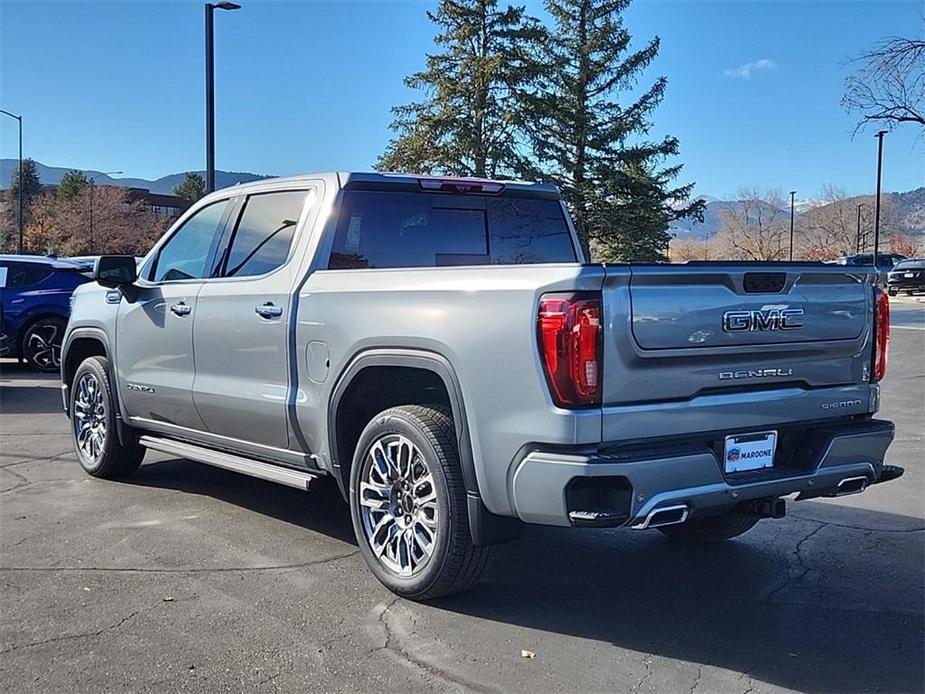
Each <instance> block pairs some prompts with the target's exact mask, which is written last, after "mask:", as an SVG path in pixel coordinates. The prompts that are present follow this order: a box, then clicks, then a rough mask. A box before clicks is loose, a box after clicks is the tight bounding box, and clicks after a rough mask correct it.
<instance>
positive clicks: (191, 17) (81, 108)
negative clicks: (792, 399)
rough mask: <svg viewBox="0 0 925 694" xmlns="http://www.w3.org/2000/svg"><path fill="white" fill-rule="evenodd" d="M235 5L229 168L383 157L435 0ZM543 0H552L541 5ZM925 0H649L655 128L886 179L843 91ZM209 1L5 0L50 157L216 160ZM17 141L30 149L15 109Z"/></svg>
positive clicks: (791, 166)
mask: <svg viewBox="0 0 925 694" xmlns="http://www.w3.org/2000/svg"><path fill="white" fill-rule="evenodd" d="M240 1H241V2H242V4H244V8H243V9H242V10H238V11H236V12H217V13H216V112H217V126H216V150H217V154H216V164H217V166H218V168H221V169H227V170H236V171H253V172H257V173H269V174H280V175H286V174H293V173H299V172H305V171H315V170H328V169H341V170H343V169H366V168H369V167H370V166H371V165H372V164H373V162H374V161H375V159H376V157H377V155H378V154H379V153H380V152H381V151H382V149H383V147H384V146H385V144H386V143H387V141H388V137H389V132H388V123H389V121H390V114H389V109H390V107H391V106H393V105H395V104H399V103H403V102H405V101H407V100H408V99H409V98H410V97H411V96H412V94H411V93H410V92H409V91H408V90H406V89H405V87H404V86H403V85H402V78H403V77H404V76H405V75H407V74H409V73H410V72H413V71H415V70H417V69H419V68H420V67H421V66H422V65H423V60H424V56H425V53H426V52H427V51H429V50H431V48H432V36H433V27H432V26H431V25H430V23H429V22H428V20H427V18H426V16H425V11H426V10H427V9H428V8H430V7H432V6H433V5H434V4H435V3H433V2H424V1H417V0H406V1H398V0H394V1H392V0H378V1H375V2H361V1H359V0H341V1H333V0H331V1H328V2H316V1H310V0H309V1H304V2H297V1H295V0H291V1H288V2H286V1H278V0H240ZM526 4H527V5H528V7H529V8H530V10H531V11H532V12H534V13H535V14H537V15H539V16H543V10H542V3H541V2H527V3H526ZM921 13H922V10H921V5H920V3H918V2H916V1H915V0H908V1H901V2H889V1H887V0H879V1H874V2H862V1H855V2H836V1H819V2H785V1H774V0H765V1H763V2H733V1H732V0H727V1H719V0H710V1H702V0H680V1H679V0H636V2H635V3H634V4H633V5H632V6H631V7H630V9H629V11H628V12H627V15H626V25H627V27H628V28H629V29H630V31H631V33H632V34H633V36H634V38H635V40H636V42H637V44H639V45H641V44H642V43H643V42H644V41H646V40H648V38H649V37H651V36H653V35H658V36H660V37H661V39H662V51H661V54H660V56H659V58H658V59H657V61H656V63H655V64H654V65H653V67H652V68H651V69H650V71H649V73H648V75H647V77H648V78H649V79H651V78H652V77H654V76H656V75H660V74H664V75H666V76H667V77H668V79H669V91H668V95H667V97H666V99H665V102H664V103H663V105H662V106H661V108H660V109H659V110H658V111H657V113H656V115H655V120H654V124H653V131H652V133H653V135H662V134H672V135H675V136H677V137H678V138H679V139H680V142H681V161H682V162H683V163H684V165H685V168H684V172H683V176H682V180H684V181H696V184H697V185H696V189H695V190H696V193H697V194H707V195H714V196H717V197H723V196H728V195H731V194H733V193H734V192H735V191H736V190H737V189H738V188H739V187H741V186H746V185H748V186H751V185H757V186H760V187H765V188H779V189H781V190H783V191H787V190H791V189H796V190H797V191H798V196H797V197H798V198H809V197H813V196H814V195H817V194H818V193H819V191H820V190H821V188H822V186H823V185H825V184H834V185H836V186H839V187H841V188H843V189H845V190H846V191H847V192H848V193H851V194H857V193H865V192H871V191H873V189H874V184H875V178H874V177H875V158H876V143H875V140H874V138H873V131H872V130H870V131H864V132H862V133H860V134H859V135H857V136H855V137H854V138H853V139H852V137H851V133H852V130H853V125H854V119H853V117H852V116H850V115H848V114H846V113H844V111H843V110H842V108H841V106H840V105H839V98H840V96H841V91H842V84H843V81H844V78H845V76H846V74H847V73H848V72H849V71H850V69H851V67H850V66H849V65H847V64H845V62H846V61H847V59H848V58H850V57H851V56H852V55H855V54H857V53H858V52H860V51H862V50H864V49H867V48H869V47H870V46H871V45H872V44H874V43H875V42H876V41H878V40H879V39H881V38H883V37H886V36H889V35H896V34H899V35H906V36H912V35H914V34H916V33H919V32H921V26H922V24H921V21H922V20H921ZM202 14H203V10H202V4H201V3H200V2H195V1H189V2H187V1H186V0H176V1H173V2H168V1H160V0H124V1H122V2H84V1H73V2H48V1H44V0H33V1H32V2H18V1H16V0H0V65H2V67H0V108H4V109H6V110H9V111H13V112H14V113H22V114H23V115H24V117H25V150H26V156H31V157H33V158H35V159H37V160H39V161H41V162H43V163H45V164H49V165H55V166H74V167H81V168H92V169H97V170H102V171H109V170H121V171H124V172H125V175H126V176H139V177H144V178H156V177H158V176H162V175H165V174H168V173H174V172H177V171H183V170H188V169H201V168H202V167H203V160H204V154H203V112H204V106H203V96H202V92H203V82H204V78H203V48H202V23H203V19H202ZM2 121H3V122H2V124H0V137H2V141H0V155H2V156H3V157H15V156H16V153H17V149H16V124H15V122H14V121H12V120H11V119H9V118H5V117H4V118H3V119H2ZM923 148H925V141H923V138H919V139H918V140H916V133H915V132H914V130H913V128H912V127H911V126H910V127H907V128H904V129H902V130H900V131H898V132H896V133H895V134H893V135H890V136H889V137H888V139H887V141H886V154H885V159H884V172H885V173H884V188H885V189H886V190H908V189H911V188H915V187H918V186H921V185H923V184H925V149H923Z"/></svg>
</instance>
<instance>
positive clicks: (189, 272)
mask: <svg viewBox="0 0 925 694" xmlns="http://www.w3.org/2000/svg"><path fill="white" fill-rule="evenodd" d="M94 276H95V279H96V282H95V283H92V284H87V285H84V286H82V287H80V288H78V290H77V291H76V293H75V294H74V300H73V309H72V312H71V317H70V322H69V324H68V328H67V334H66V336H65V341H64V346H63V352H62V360H61V364H62V365H61V377H62V383H63V385H62V388H63V394H64V403H65V410H66V411H67V412H68V414H69V416H70V418H71V423H72V426H71V432H72V433H73V439H74V446H75V450H76V453H77V458H78V460H79V461H80V464H81V465H82V466H83V468H84V469H85V470H86V471H87V472H88V473H89V474H90V475H93V476H95V477H106V478H111V477H121V476H125V475H128V474H130V473H132V472H134V471H135V470H136V469H137V468H138V466H139V464H140V463H141V460H142V457H143V455H144V453H145V450H146V449H153V450H156V451H161V452H164V453H167V454H170V455H174V456H178V457H181V458H186V459H189V460H193V461H198V462H201V463H208V464H210V465H215V466H218V467H222V468H226V469H229V470H235V471H237V472H241V473H244V474H247V475H252V476H254V477H259V478H263V479H265V480H272V481H274V482H279V483H281V484H286V485H290V486H294V487H298V488H302V489H305V488H307V487H308V485H309V483H310V482H311V481H312V480H315V479H318V478H321V477H328V478H333V480H334V482H335V483H336V484H337V486H338V487H339V489H340V492H341V493H342V494H343V496H344V498H345V499H346V500H347V501H348V502H349V505H350V512H351V516H352V521H353V527H354V530H355V532H356V537H357V542H358V544H359V547H360V550H361V552H362V555H363V557H364V558H365V560H366V561H367V563H368V564H369V566H370V568H371V569H372V571H373V572H374V573H375V575H376V576H377V577H378V579H379V580H380V581H382V583H384V584H385V585H386V586H387V587H388V588H389V589H391V590H392V591H394V592H395V593H397V594H399V595H402V596H405V597H409V598H415V599H428V598H433V597H436V596H440V595H447V594H450V593H453V592H456V591H459V590H462V589H464V588H466V587H468V586H471V585H472V584H473V583H474V582H475V581H477V580H478V578H479V575H480V574H481V572H482V571H483V569H484V567H485V565H486V562H487V560H488V556H489V551H490V546H491V545H493V544H496V543H498V542H501V541H503V540H508V539H512V538H515V537H517V536H518V534H519V533H520V532H521V531H522V529H523V525H524V524H525V523H539V524H546V525H558V526H575V527H581V526H585V527H598V528H600V527H618V526H623V527H628V528H637V529H644V528H657V529H658V530H660V531H661V532H663V533H664V534H665V535H667V536H668V537H669V538H671V539H673V540H676V541H682V542H683V541H687V542H702V541H715V540H725V539H729V538H732V537H734V536H737V535H741V534H742V533H744V532H746V531H747V530H748V529H750V528H751V527H752V526H754V525H755V523H757V522H758V520H759V519H761V518H771V517H774V518H778V517H781V516H782V515H783V514H784V510H785V506H784V504H785V500H784V497H787V496H790V495H795V496H796V498H797V499H807V498H813V497H820V496H838V495H842V494H852V493H858V492H861V491H863V490H864V489H865V488H866V487H868V486H869V485H872V484H876V483H878V482H884V481H887V480H890V479H893V478H895V477H898V476H899V475H900V474H902V469H901V468H898V467H895V466H890V465H884V455H885V453H886V450H887V447H888V446H889V444H890V442H891V440H892V437H893V426H892V424H891V423H890V422H886V421H881V420H877V419H874V418H873V415H874V413H875V412H876V411H877V409H878V404H879V403H878V400H879V392H880V390H879V386H878V381H880V380H881V379H882V378H883V376H884V370H885V368H886V362H887V341H888V338H889V304H888V300H887V297H886V295H885V294H884V293H883V292H882V291H880V290H879V289H877V288H876V287H875V286H874V285H873V280H874V278H875V273H874V270H873V269H872V268H871V269H869V268H866V267H846V266H835V265H823V264H814V263H767V264H754V263H742V264H737V263H732V264H727V263H703V264H686V265H664V264H640V265H636V264H628V265H599V264H597V265H595V264H588V263H585V262H584V258H583V256H582V252H581V249H580V246H579V244H578V243H577V238H576V235H575V231H574V228H573V227H572V224H571V222H570V220H569V216H568V214H567V212H566V209H565V206H564V205H563V203H562V202H561V200H560V198H559V195H558V192H557V191H556V189H555V188H554V187H551V186H547V185H540V184H529V183H517V182H508V181H487V180H473V179H446V178H433V177H417V176H407V175H394V174H364V173H351V174H342V173H340V174H338V173H331V174H317V175H307V176H301V177H295V178H285V179H276V180H269V181H261V182H259V183H253V184H247V185H242V186H237V187H233V188H228V189H225V190H220V191H218V192H215V193H213V194H211V195H208V196H207V197H205V198H204V199H202V200H201V201H200V202H199V203H197V204H196V205H194V206H193V207H192V208H191V209H190V210H189V211H187V212H186V213H185V214H184V215H183V216H182V217H181V218H180V219H178V220H177V222H176V224H174V225H173V227H172V228H171V229H170V230H169V231H168V232H167V233H166V234H165V235H164V237H163V238H162V239H161V240H160V241H159V242H158V243H157V244H156V245H155V247H154V248H153V249H152V250H151V252H150V253H149V254H148V256H147V257H146V259H145V261H144V263H143V264H142V265H141V267H140V268H139V269H138V270H136V264H135V260H134V259H133V258H129V257H120V256H104V257H102V258H100V259H99V260H98V262H97V265H96V268H95V271H94ZM308 503H310V499H309V500H308ZM243 540H245V538H242V541H243Z"/></svg>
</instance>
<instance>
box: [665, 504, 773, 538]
mask: <svg viewBox="0 0 925 694" xmlns="http://www.w3.org/2000/svg"><path fill="white" fill-rule="evenodd" d="M758 521H759V518H758V516H756V515H753V514H751V513H741V512H739V511H729V512H727V513H724V514H723V515H721V516H710V517H708V518H702V519H700V520H692V521H688V522H687V523H679V524H677V525H666V526H664V527H661V528H659V530H661V531H662V533H664V534H665V535H666V536H667V537H668V538H669V539H671V540H673V541H675V542H681V543H685V544H710V543H713V542H723V541H725V540H731V539H732V538H734V537H738V536H739V535H743V534H745V533H747V532H748V531H749V530H751V529H752V528H754V527H755V524H756V523H757V522H758Z"/></svg>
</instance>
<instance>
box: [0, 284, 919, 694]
mask: <svg viewBox="0 0 925 694" xmlns="http://www.w3.org/2000/svg"><path fill="white" fill-rule="evenodd" d="M893 317H894V325H895V327H896V329H895V330H894V331H893V338H892V348H891V349H892V351H891V359H890V367H889V374H888V377H887V379H886V381H885V383H884V386H883V398H882V403H883V407H882V412H881V416H883V417H884V418H887V419H892V420H893V421H894V422H895V423H896V427H897V436H896V441H895V442H894V444H893V445H892V447H891V448H890V453H889V457H888V460H887V462H889V463H894V464H898V465H903V466H905V467H906V475H905V476H904V477H903V478H902V479H900V480H898V481H896V482H893V483H891V484H884V485H879V486H876V487H874V488H872V489H870V490H869V491H868V492H866V493H864V494H862V495H860V496H853V497H846V498H842V499H838V500H825V501H807V502H801V503H797V504H790V508H789V511H790V512H789V515H788V517H787V518H786V519H784V520H780V521H764V522H762V523H760V524H759V525H758V527H756V528H755V529H754V530H753V531H751V532H750V533H748V534H747V535H746V536H744V537H743V538H741V539H740V540H739V541H737V542H732V543H728V544H725V545H722V546H711V547H701V548H678V547H675V546H673V545H671V544H669V543H668V542H667V541H666V540H665V539H664V538H663V537H662V535H661V534H660V533H658V532H656V531H648V532H634V531H584V530H582V531H578V530H561V529H550V528H529V529H528V531H527V533H526V535H525V536H524V538H523V539H522V540H520V541H519V542H516V543H513V544H509V545H504V546H501V547H499V548H497V550H496V553H495V554H496V556H495V562H494V565H493V567H492V569H491V570H490V571H489V573H488V574H487V576H486V578H485V580H484V582H483V583H482V584H481V585H480V586H479V587H477V588H476V589H475V590H474V591H472V592H470V593H468V594H465V595H463V596H458V597H455V598H451V599H446V600H441V601H439V602H434V603H429V604H426V605H422V604H416V603H410V602H407V601H404V600H400V599H396V598H395V597H394V596H393V595H392V594H390V593H388V592H387V591H386V590H385V589H384V588H382V587H381V586H380V585H379V583H377V582H376V580H375V579H374V578H373V577H372V574H371V573H370V572H369V571H367V569H366V567H365V565H364V563H363V560H362V559H361V557H360V556H359V555H358V553H357V548H356V545H355V543H354V539H353V534H352V530H351V527H350V521H349V517H348V513H347V509H346V506H345V505H344V504H343V503H342V502H341V499H340V497H339V495H338V493H337V491H336V489H335V488H334V487H333V485H326V484H320V485H318V487H317V488H315V489H313V490H312V491H311V492H309V493H304V492H298V491H296V490H292V489H289V488H285V487H279V486H275V485H273V484H270V483H266V482H262V481H259V480H255V479H251V478H248V477H242V476H237V475H235V474H233V473H229V472H225V471H222V470H218V469H214V468H210V467H207V466H205V465H199V464H196V463H191V462H185V461H182V460H174V459H170V458H168V457H165V456H161V455H155V454H152V453H150V452H149V454H148V457H147V458H146V462H145V464H144V465H143V466H142V468H141V470H140V471H139V473H138V474H137V475H136V476H135V477H134V478H132V479H131V480H130V481H129V482H121V483H116V482H107V481H101V480H95V479H91V478H90V477H88V476H86V475H85V474H83V472H82V471H81V469H80V467H79V466H78V464H77V462H76V461H75V460H74V456H73V454H72V451H71V445H70V442H69V439H68V436H67V426H68V421H67V420H66V419H65V417H64V415H63V414H61V412H60V405H59V400H60V399H59V391H58V384H57V381H56V379H55V378H52V377H37V376H36V375H34V374H32V373H29V372H27V371H25V370H23V369H21V368H19V367H18V366H16V365H15V363H13V362H5V363H3V365H2V367H0V369H2V377H0V412H2V418H0V442H2V461H0V464H2V468H0V583H2V587H0V608H2V621H0V683H2V685H0V686H2V689H3V690H5V691H8V692H28V691H42V692H47V691H109V690H130V691H196V692H212V691H222V692H224V691H248V692H250V691H254V692H260V691H281V692H295V691H332V690H336V691H341V690H363V691H369V690H377V691H420V690H439V691H448V690H450V691H452V690H475V691H522V692H545V691H554V690H564V691H582V692H583V691H605V690H606V691H622V692H630V691H632V692H637V691H638V692H646V691H655V692H665V691H685V692H695V691H701V692H737V693H741V694H745V693H746V692H763V691H772V690H781V689H793V690H803V691H806V690H809V691H830V692H834V691H838V692H846V691H909V692H913V691H914V692H921V691H923V689H925V677H923V662H925V653H923V639H925V617H923V611H925V591H923V584H925V473H923V469H922V468H923V463H925V454H923V422H925V305H923V304H920V303H916V302H915V301H911V300H910V301H897V302H894V305H893ZM522 649H525V650H527V651H530V652H532V653H534V654H535V657H533V658H527V657H522V655H521V650H522Z"/></svg>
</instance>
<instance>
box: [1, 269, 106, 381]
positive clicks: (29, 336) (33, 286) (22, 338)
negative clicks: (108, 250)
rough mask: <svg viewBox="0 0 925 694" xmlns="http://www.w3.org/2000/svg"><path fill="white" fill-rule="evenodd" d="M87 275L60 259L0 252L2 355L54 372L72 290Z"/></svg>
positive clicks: (89, 271)
mask: <svg viewBox="0 0 925 694" xmlns="http://www.w3.org/2000/svg"><path fill="white" fill-rule="evenodd" d="M91 274H92V268H91V267H88V266H87V264H86V263H75V262H73V261H70V260H65V259H63V258H45V257H42V256H31V255H0V311H2V313H0V356H6V357H17V358H19V360H20V361H25V362H27V363H28V364H29V365H30V366H32V367H33V368H35V369H38V370H39V371H48V372H55V371H58V370H59V368H60V366H61V339H62V338H63V337H64V328H65V326H66V325H67V319H68V315H69V314H70V301H71V294H73V292H74V289H76V288H77V287H78V286H80V285H81V284H84V283H85V282H89V281H90V276H91Z"/></svg>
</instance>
